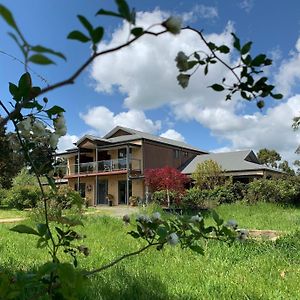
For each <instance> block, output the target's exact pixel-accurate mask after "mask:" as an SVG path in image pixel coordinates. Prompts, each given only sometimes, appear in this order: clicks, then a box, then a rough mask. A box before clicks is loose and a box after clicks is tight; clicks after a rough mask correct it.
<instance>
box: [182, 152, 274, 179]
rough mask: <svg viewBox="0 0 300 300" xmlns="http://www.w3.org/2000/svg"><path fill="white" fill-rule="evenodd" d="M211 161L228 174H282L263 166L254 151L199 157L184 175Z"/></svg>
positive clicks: (187, 167) (186, 167)
mask: <svg viewBox="0 0 300 300" xmlns="http://www.w3.org/2000/svg"><path fill="white" fill-rule="evenodd" d="M210 159H211V160H213V161H215V162H216V163H218V164H219V165H220V166H221V167H222V169H223V170H225V171H227V172H233V171H250V170H270V171H273V172H280V171H278V170H276V169H273V168H269V167H267V166H265V165H263V164H261V163H260V162H259V161H258V159H257V157H256V155H255V154H254V152H253V151H252V150H243V151H232V152H223V153H210V154H203V155H197V156H196V157H195V158H194V159H193V160H192V161H191V162H190V163H189V164H188V165H187V166H185V167H184V169H183V170H182V173H184V174H192V173H193V172H194V171H195V169H196V166H197V164H199V163H202V162H204V161H206V160H210Z"/></svg>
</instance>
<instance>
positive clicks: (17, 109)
mask: <svg viewBox="0 0 300 300" xmlns="http://www.w3.org/2000/svg"><path fill="white" fill-rule="evenodd" d="M166 32H167V30H163V31H160V32H157V33H156V32H151V31H144V33H143V34H142V35H140V36H138V37H134V38H133V39H131V40H130V41H128V42H126V43H123V44H121V45H119V46H117V47H114V48H111V49H107V50H103V51H101V52H97V53H95V54H93V55H92V56H91V57H89V58H88V59H87V60H86V61H85V62H84V63H83V64H82V65H81V66H80V67H79V68H78V69H77V70H76V71H75V72H74V73H73V75H71V76H70V77H69V78H67V79H65V80H62V81H59V82H57V83H55V84H53V85H49V86H48V87H46V88H44V89H42V90H41V92H40V93H39V94H38V95H37V96H36V97H38V96H40V95H43V94H45V93H47V92H49V91H52V90H54V89H57V88H59V87H62V86H65V85H69V84H73V83H74V82H75V80H76V79H77V77H78V76H79V75H80V74H81V73H82V72H83V71H84V70H85V69H86V68H87V67H88V66H89V65H90V64H91V63H92V62H93V61H94V59H95V58H97V57H99V56H102V55H105V54H109V53H112V52H116V51H118V50H121V49H122V48H125V47H127V46H129V45H131V44H132V43H134V42H135V41H136V40H138V39H139V38H141V37H142V36H144V35H153V36H159V35H161V34H164V33H166ZM28 102H30V100H27V101H23V102H22V103H17V105H16V107H15V108H14V109H13V110H12V111H11V112H9V114H8V116H7V117H5V118H3V119H2V120H1V121H0V127H2V126H5V125H6V124H7V122H8V121H9V120H11V119H13V118H14V117H15V116H17V115H18V114H19V113H20V111H21V109H22V108H23V107H24V106H25V105H26V104H27V103H28Z"/></svg>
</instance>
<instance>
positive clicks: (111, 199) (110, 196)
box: [106, 194, 114, 206]
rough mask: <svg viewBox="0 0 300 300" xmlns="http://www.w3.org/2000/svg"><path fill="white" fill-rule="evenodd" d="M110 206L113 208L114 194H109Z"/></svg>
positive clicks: (108, 201)
mask: <svg viewBox="0 0 300 300" xmlns="http://www.w3.org/2000/svg"><path fill="white" fill-rule="evenodd" d="M106 200H107V204H108V206H113V200H114V196H113V195H112V194H107V196H106Z"/></svg>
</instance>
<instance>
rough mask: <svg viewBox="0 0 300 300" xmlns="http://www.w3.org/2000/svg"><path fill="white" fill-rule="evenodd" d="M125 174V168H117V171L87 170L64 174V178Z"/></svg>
mask: <svg viewBox="0 0 300 300" xmlns="http://www.w3.org/2000/svg"><path fill="white" fill-rule="evenodd" d="M118 174H127V170H117V171H102V172H88V173H80V174H71V175H65V176H64V178H66V179H68V178H77V177H92V176H107V175H118Z"/></svg>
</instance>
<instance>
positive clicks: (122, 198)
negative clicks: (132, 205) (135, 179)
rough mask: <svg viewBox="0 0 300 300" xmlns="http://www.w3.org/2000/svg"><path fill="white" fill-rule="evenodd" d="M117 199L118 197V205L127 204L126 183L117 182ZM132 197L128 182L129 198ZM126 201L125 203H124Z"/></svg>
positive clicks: (123, 181) (130, 186)
mask: <svg viewBox="0 0 300 300" xmlns="http://www.w3.org/2000/svg"><path fill="white" fill-rule="evenodd" d="M118 191H119V192H118V197H119V204H127V203H128V199H126V198H127V181H126V180H120V181H119V182H118ZM130 196H132V182H131V181H129V197H130ZM126 200H127V201H126Z"/></svg>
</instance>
